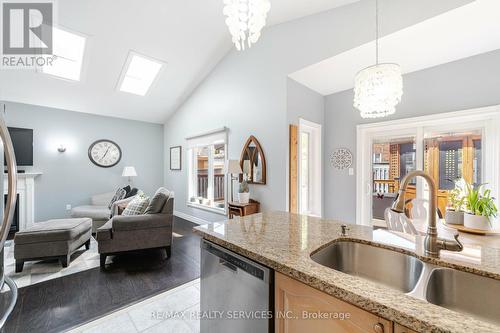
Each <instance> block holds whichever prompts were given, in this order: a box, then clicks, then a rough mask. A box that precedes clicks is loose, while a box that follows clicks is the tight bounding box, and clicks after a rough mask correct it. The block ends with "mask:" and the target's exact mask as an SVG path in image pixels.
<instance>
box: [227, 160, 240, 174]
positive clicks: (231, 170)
mask: <svg viewBox="0 0 500 333" xmlns="http://www.w3.org/2000/svg"><path fill="white" fill-rule="evenodd" d="M226 172H227V173H228V174H233V175H234V174H238V175H239V174H240V173H243V172H242V171H241V167H240V161H238V160H229V161H227V165H226Z"/></svg>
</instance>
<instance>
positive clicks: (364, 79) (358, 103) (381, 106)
mask: <svg viewBox="0 0 500 333" xmlns="http://www.w3.org/2000/svg"><path fill="white" fill-rule="evenodd" d="M375 8H376V9H375V13H376V14H375V20H376V39H375V44H376V51H375V57H376V64H375V65H373V66H370V67H368V68H365V69H363V70H361V71H359V72H358V74H356V78H355V80H354V107H355V108H356V109H358V110H359V111H360V113H361V117H362V118H380V117H386V116H388V115H391V114H394V113H395V112H396V105H398V104H399V102H401V96H402V95H403V76H402V75H401V67H400V66H399V65H398V64H379V57H378V53H379V52H378V51H379V50H378V49H379V45H378V40H379V31H378V30H379V27H378V0H375Z"/></svg>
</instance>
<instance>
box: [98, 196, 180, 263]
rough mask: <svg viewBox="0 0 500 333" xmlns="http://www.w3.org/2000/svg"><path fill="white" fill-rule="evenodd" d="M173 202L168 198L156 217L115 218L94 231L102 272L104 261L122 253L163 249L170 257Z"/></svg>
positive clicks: (150, 215)
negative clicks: (108, 257) (95, 232)
mask: <svg viewBox="0 0 500 333" xmlns="http://www.w3.org/2000/svg"><path fill="white" fill-rule="evenodd" d="M173 211H174V198H173V196H169V197H168V199H167V200H166V202H165V204H164V205H163V207H162V208H161V210H160V212H159V213H157V214H144V215H133V216H121V215H117V216H114V217H113V218H112V219H110V220H109V221H108V222H106V224H104V225H103V226H102V227H100V228H99V229H97V235H96V239H97V244H98V251H99V254H100V259H101V262H100V264H101V267H103V268H104V266H105V264H106V258H107V256H109V255H115V254H118V253H121V252H128V251H134V250H141V249H153V248H162V249H165V251H166V253H167V258H169V257H170V255H171V249H172V225H173Z"/></svg>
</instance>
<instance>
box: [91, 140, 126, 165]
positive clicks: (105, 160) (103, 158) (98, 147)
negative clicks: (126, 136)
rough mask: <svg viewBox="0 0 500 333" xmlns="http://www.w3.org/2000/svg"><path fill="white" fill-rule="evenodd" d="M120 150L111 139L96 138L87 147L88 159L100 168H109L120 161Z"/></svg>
mask: <svg viewBox="0 0 500 333" xmlns="http://www.w3.org/2000/svg"><path fill="white" fill-rule="evenodd" d="M121 158H122V150H121V149H120V146H118V145H117V144H116V143H115V142H113V141H111V140H97V141H96V142H94V143H92V144H91V145H90V147H89V159H90V161H91V162H92V163H94V164H95V165H97V166H99V167H101V168H111V167H112V166H115V165H117V164H118V162H120V160H121Z"/></svg>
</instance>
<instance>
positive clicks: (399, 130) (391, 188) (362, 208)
mask: <svg viewBox="0 0 500 333" xmlns="http://www.w3.org/2000/svg"><path fill="white" fill-rule="evenodd" d="M498 128H500V106H493V107H488V108H481V109H475V110H466V111H459V112H453V113H442V114H436V115H430V116H423V117H417V118H408V119H400V120H394V121H388V122H381V123H373V124H364V125H358V142H357V154H358V156H357V159H358V162H357V166H358V173H357V193H358V195H357V204H356V210H357V213H356V214H357V217H356V219H357V223H358V224H363V225H372V224H373V222H377V223H378V221H376V220H379V219H384V215H383V212H384V210H385V209H386V208H387V207H389V206H390V204H391V202H392V200H393V197H394V196H395V195H396V192H397V191H398V190H399V187H400V183H401V180H402V178H403V177H404V176H405V175H407V174H408V173H409V172H411V171H413V170H424V171H426V172H427V173H428V174H429V175H430V176H431V177H432V178H433V179H434V181H435V183H436V187H438V189H437V201H438V202H437V205H438V209H439V211H440V213H441V214H444V212H445V210H446V207H447V206H448V205H449V191H450V190H451V189H453V188H454V187H455V185H454V182H455V181H456V180H457V179H459V178H464V179H465V180H466V181H467V182H468V183H471V184H476V185H477V184H487V185H486V186H487V188H488V189H491V191H492V196H493V197H495V198H498V193H499V191H500V167H499V164H500V144H498V142H500V141H499V139H498V138H499V135H500V132H499V130H498ZM428 191H429V188H428V186H427V184H426V182H424V181H423V180H421V179H420V178H416V179H413V180H411V181H410V184H409V186H408V188H407V190H406V199H408V200H410V199H418V200H424V201H425V200H426V199H427V196H428ZM495 200H496V202H497V203H498V199H495ZM411 205H412V204H411V202H410V203H408V206H407V208H408V209H409V210H411Z"/></svg>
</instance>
